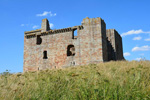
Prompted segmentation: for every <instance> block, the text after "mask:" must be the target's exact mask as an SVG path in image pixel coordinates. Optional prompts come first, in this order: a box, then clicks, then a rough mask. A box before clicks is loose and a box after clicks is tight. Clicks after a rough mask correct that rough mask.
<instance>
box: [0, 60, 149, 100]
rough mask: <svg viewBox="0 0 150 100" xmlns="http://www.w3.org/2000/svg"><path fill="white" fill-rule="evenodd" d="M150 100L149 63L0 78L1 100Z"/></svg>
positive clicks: (30, 73)
mask: <svg viewBox="0 0 150 100" xmlns="http://www.w3.org/2000/svg"><path fill="white" fill-rule="evenodd" d="M89 99H90V100H102V99H105V100H119V99H120V100H142V99H143V100H148V99H149V100H150V62H149V61H139V62H136V61H132V62H128V61H118V62H108V63H100V64H90V65H86V66H78V67H70V68H65V69H53V70H45V71H38V72H27V73H23V74H12V75H9V74H6V75H1V76H0V100H89Z"/></svg>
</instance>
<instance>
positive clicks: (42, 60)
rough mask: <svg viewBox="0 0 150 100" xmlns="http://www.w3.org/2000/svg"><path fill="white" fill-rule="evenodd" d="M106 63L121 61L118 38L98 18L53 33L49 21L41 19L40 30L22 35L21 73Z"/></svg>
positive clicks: (120, 41) (86, 19) (119, 38)
mask: <svg viewBox="0 0 150 100" xmlns="http://www.w3.org/2000/svg"><path fill="white" fill-rule="evenodd" d="M75 31H77V36H75ZM110 60H124V57H123V49H122V38H121V36H120V35H119V34H118V32H117V31H116V30H115V29H108V30H106V24H105V22H104V20H103V19H101V18H99V17H98V18H88V17H87V18H85V19H83V21H82V24H81V25H79V26H74V27H68V28H63V29H57V30H51V29H50V26H49V21H48V20H47V19H43V20H42V27H41V29H37V30H33V31H26V32H25V36H24V67H23V68H24V69H23V70H24V72H26V71H37V70H43V69H52V68H64V67H68V66H78V65H86V64H91V63H100V62H105V61H110Z"/></svg>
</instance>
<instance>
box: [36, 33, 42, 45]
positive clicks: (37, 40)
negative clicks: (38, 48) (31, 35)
mask: <svg viewBox="0 0 150 100" xmlns="http://www.w3.org/2000/svg"><path fill="white" fill-rule="evenodd" d="M41 43H42V38H41V35H37V38H36V44H37V45H40V44H41Z"/></svg>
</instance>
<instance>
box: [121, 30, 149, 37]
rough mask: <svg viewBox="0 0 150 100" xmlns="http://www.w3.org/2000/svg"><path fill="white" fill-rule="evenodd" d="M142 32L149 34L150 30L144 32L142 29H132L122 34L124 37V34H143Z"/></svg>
mask: <svg viewBox="0 0 150 100" xmlns="http://www.w3.org/2000/svg"><path fill="white" fill-rule="evenodd" d="M141 33H148V34H150V31H149V32H144V31H143V30H142V29H139V30H130V31H128V32H125V33H122V34H121V36H122V37H123V36H127V35H133V34H141Z"/></svg>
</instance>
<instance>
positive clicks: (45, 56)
mask: <svg viewBox="0 0 150 100" xmlns="http://www.w3.org/2000/svg"><path fill="white" fill-rule="evenodd" d="M43 59H47V51H44V52H43Z"/></svg>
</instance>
